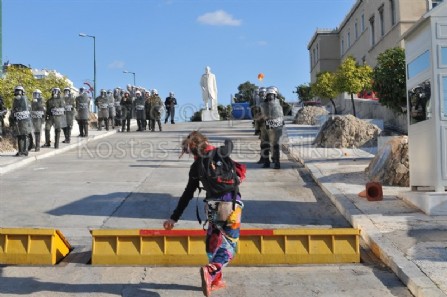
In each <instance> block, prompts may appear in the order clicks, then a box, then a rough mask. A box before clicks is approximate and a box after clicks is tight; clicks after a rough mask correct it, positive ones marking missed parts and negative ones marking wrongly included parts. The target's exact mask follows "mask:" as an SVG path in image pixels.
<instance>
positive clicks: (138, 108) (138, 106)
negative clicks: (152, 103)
mask: <svg viewBox="0 0 447 297" xmlns="http://www.w3.org/2000/svg"><path fill="white" fill-rule="evenodd" d="M136 96H137V97H136V98H135V101H134V106H135V117H136V119H137V126H138V129H137V131H143V129H144V127H145V126H146V125H145V122H146V112H145V106H144V105H145V101H144V98H143V96H142V95H141V92H140V91H137V93H136Z"/></svg>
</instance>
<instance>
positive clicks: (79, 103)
mask: <svg viewBox="0 0 447 297" xmlns="http://www.w3.org/2000/svg"><path fill="white" fill-rule="evenodd" d="M75 105H76V113H77V116H76V119H77V121H78V126H79V136H80V137H88V120H89V114H90V98H89V97H88V94H87V93H86V92H85V90H84V88H82V87H81V88H79V96H78V97H76V99H75Z"/></svg>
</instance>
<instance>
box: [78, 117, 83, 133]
mask: <svg viewBox="0 0 447 297" xmlns="http://www.w3.org/2000/svg"><path fill="white" fill-rule="evenodd" d="M81 121H82V120H80V121H79V123H78V126H79V137H84V123H83V122H81Z"/></svg>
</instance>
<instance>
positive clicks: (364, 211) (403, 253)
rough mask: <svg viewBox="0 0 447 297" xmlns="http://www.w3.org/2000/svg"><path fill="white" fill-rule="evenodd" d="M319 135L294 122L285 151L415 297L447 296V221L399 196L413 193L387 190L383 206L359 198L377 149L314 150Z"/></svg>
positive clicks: (312, 127) (386, 187) (405, 189)
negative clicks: (313, 142) (366, 171)
mask: <svg viewBox="0 0 447 297" xmlns="http://www.w3.org/2000/svg"><path fill="white" fill-rule="evenodd" d="M317 132H318V127H316V126H304V125H295V124H290V123H289V124H287V125H286V133H285V134H286V136H285V141H284V143H283V144H284V147H285V149H286V150H287V151H288V152H289V153H290V156H291V157H292V158H294V159H295V160H297V161H298V162H300V163H302V164H303V165H304V166H305V167H306V168H307V169H308V170H310V172H311V174H312V176H313V178H314V180H315V181H316V182H317V183H318V184H319V185H320V186H321V188H322V189H323V190H324V191H325V192H326V194H327V195H328V196H329V197H330V199H331V200H332V202H333V203H334V204H335V205H336V207H337V208H338V210H339V211H340V212H341V213H342V214H343V215H344V216H345V218H346V219H347V220H348V221H349V222H350V223H351V225H352V226H353V227H354V228H359V229H361V234H362V237H363V239H364V240H365V242H366V243H367V244H368V245H369V247H370V248H371V250H372V251H373V252H374V253H375V254H376V255H377V256H378V258H380V259H381V260H382V261H383V262H384V263H385V264H386V265H387V266H389V267H390V268H391V269H392V270H393V271H394V273H395V274H396V275H397V276H398V277H399V278H400V279H401V280H402V282H403V283H404V284H406V285H407V287H408V288H409V289H410V291H411V292H412V293H413V294H414V295H415V296H417V297H422V296H423V297H432V296H444V297H445V296H447V273H446V271H447V232H446V231H447V217H446V216H428V215H425V214H424V213H423V212H422V211H420V210H418V209H416V208H414V207H413V206H411V205H409V204H407V203H406V202H404V201H402V200H401V199H399V198H398V197H397V195H398V193H399V192H401V191H409V188H399V187H389V186H384V187H383V193H384V196H383V201H377V202H369V201H367V200H366V198H361V197H359V196H358V194H359V193H360V192H361V191H363V190H365V185H366V183H367V182H368V180H367V177H366V174H365V173H364V171H365V168H366V167H367V166H368V165H369V162H370V160H371V159H372V158H373V157H374V154H375V153H376V149H375V148H371V149H366V150H361V149H324V148H313V147H312V145H311V142H312V140H313V139H314V137H315V135H316V133H317ZM446 195H447V193H446Z"/></svg>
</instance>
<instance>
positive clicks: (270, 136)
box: [261, 87, 284, 169]
mask: <svg viewBox="0 0 447 297" xmlns="http://www.w3.org/2000/svg"><path fill="white" fill-rule="evenodd" d="M277 96H278V91H277V89H276V87H269V88H267V92H266V97H265V99H264V102H262V104H261V113H262V119H263V120H264V124H263V126H262V129H263V130H264V131H263V132H261V138H262V139H261V141H262V145H263V147H262V149H261V157H262V158H263V160H264V165H263V168H270V160H269V153H271V156H272V161H273V163H274V167H273V168H274V169H280V168H281V165H280V153H281V152H280V146H279V140H280V138H281V136H282V129H283V126H284V114H283V111H282V106H281V104H280V103H279V99H277Z"/></svg>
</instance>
